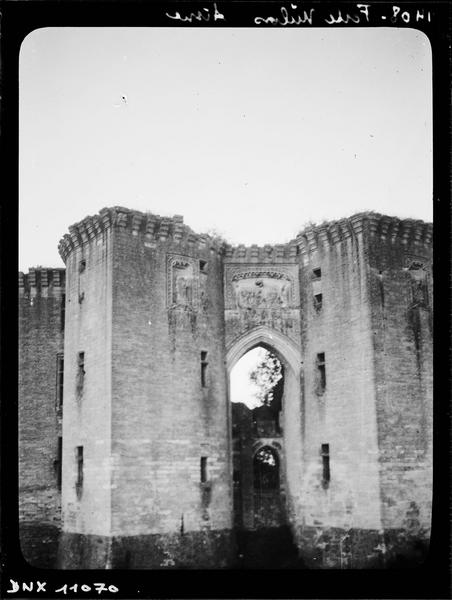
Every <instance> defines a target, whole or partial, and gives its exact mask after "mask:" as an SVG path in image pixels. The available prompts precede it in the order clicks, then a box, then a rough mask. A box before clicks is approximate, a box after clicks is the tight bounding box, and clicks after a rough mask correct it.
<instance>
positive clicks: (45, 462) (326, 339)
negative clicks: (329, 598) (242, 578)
mask: <svg viewBox="0 0 452 600" xmlns="http://www.w3.org/2000/svg"><path fill="white" fill-rule="evenodd" d="M59 251H60V255H61V257H62V259H63V260H64V263H65V265H66V268H65V269H58V268H55V269H52V268H34V269H30V271H29V272H28V273H27V274H23V273H20V274H19V303H20V310H19V314H20V344H19V346H20V373H19V455H20V456H19V458H20V465H19V468H20V535H21V547H22V552H23V554H24V556H25V558H26V559H27V560H28V561H29V562H31V563H32V564H34V565H36V566H51V567H60V568H70V569H83V568H101V569H103V568H107V569H110V568H111V569H115V568H131V569H133V568H143V569H153V568H158V569H162V568H229V567H236V566H237V565H240V564H241V562H240V561H242V563H243V564H244V565H245V566H246V565H248V566H249V565H251V566H252V564H253V560H255V565H257V566H259V565H262V566H265V564H266V556H267V558H269V557H270V555H271V548H272V547H275V543H276V542H275V540H279V541H278V543H279V544H281V547H284V548H285V549H286V550H287V552H284V551H281V552H280V553H279V556H280V557H282V556H284V561H285V562H282V563H281V564H280V565H279V566H280V567H281V568H284V567H287V568H342V569H349V568H362V567H375V568H390V567H391V566H393V565H395V564H397V561H398V560H400V559H403V560H404V561H405V562H406V561H408V562H409V561H412V562H413V563H415V562H416V561H422V560H423V557H424V556H425V553H426V551H427V549H428V543H429V535H430V520H431V505H432V306H433V304H432V270H431V267H432V225H431V224H427V223H423V222H421V221H413V220H400V219H397V218H394V217H387V216H383V215H379V214H375V213H362V214H357V215H354V216H352V217H350V218H344V219H342V220H340V221H335V222H329V223H324V224H321V225H318V226H310V227H307V228H306V229H304V230H303V231H302V232H301V233H300V234H299V235H298V236H297V237H296V238H295V239H293V240H292V241H290V242H289V243H286V244H280V245H273V246H270V245H268V246H263V247H258V246H249V247H246V246H235V247H232V246H230V245H228V244H227V243H225V242H224V241H223V240H220V239H216V238H212V237H209V236H208V235H199V234H196V233H194V232H193V231H192V230H191V229H190V228H189V227H188V226H187V225H185V224H184V223H183V219H182V217H180V216H175V217H173V218H166V217H159V216H156V215H153V214H144V213H141V212H138V211H134V210H129V209H126V208H121V207H114V208H105V209H103V210H101V211H100V212H99V214H97V215H95V216H92V217H87V218H85V219H84V220H83V221H81V222H79V223H77V224H75V225H73V226H71V227H70V228H69V233H68V234H66V235H64V236H63V238H62V240H61V242H60V245H59ZM258 346H261V347H263V348H265V349H268V350H270V352H271V353H272V354H273V355H274V356H275V357H277V359H278V361H279V363H280V365H281V373H282V374H283V377H282V380H281V384H280V385H279V387H278V389H277V390H276V391H275V394H274V402H273V403H272V405H271V406H263V407H261V408H256V409H254V410H250V409H248V408H247V407H246V406H244V405H243V404H232V403H231V402H230V397H229V396H230V392H229V388H230V386H229V377H230V372H231V370H232V368H233V367H234V365H235V364H236V363H237V362H238V361H239V360H240V359H241V358H242V357H243V356H244V355H245V354H246V353H247V352H248V351H250V350H252V349H254V348H256V347H258ZM278 532H279V533H278ZM279 534H281V535H279ZM278 535H279V537H278ZM272 536H273V537H272ZM268 540H270V543H269V542H268ZM259 549H260V551H259ZM267 553H268V554H267ZM271 560H276V558H275V557H273V558H271Z"/></svg>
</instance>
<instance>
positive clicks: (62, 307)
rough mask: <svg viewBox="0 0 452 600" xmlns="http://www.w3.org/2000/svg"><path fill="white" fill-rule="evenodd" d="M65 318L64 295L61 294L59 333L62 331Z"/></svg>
mask: <svg viewBox="0 0 452 600" xmlns="http://www.w3.org/2000/svg"><path fill="white" fill-rule="evenodd" d="M65 316H66V294H62V296H61V305H60V331H64V319H65Z"/></svg>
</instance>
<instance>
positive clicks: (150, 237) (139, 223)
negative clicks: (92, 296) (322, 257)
mask: <svg viewBox="0 0 452 600" xmlns="http://www.w3.org/2000/svg"><path fill="white" fill-rule="evenodd" d="M115 228H117V229H119V230H122V231H127V232H129V233H130V235H131V236H132V237H138V238H139V239H140V240H141V241H142V243H143V245H144V246H146V247H149V248H155V247H156V246H157V245H158V244H160V243H166V242H170V243H173V244H174V243H175V244H181V245H185V244H186V245H188V246H189V247H190V246H192V247H193V248H197V249H199V250H210V251H211V252H216V253H218V254H221V255H223V256H224V258H225V261H226V262H244V263H249V262H251V263H252V262H255V263H266V262H268V263H272V262H294V261H295V260H296V257H297V255H302V257H303V258H306V257H308V256H311V255H312V254H313V253H315V252H316V251H317V250H319V249H321V248H324V249H326V248H327V247H331V246H335V245H336V244H339V243H341V242H344V241H346V240H357V239H359V238H360V237H361V236H363V237H368V238H374V239H380V240H385V241H388V242H390V243H400V244H402V245H403V246H407V247H408V246H409V247H413V246H414V247H415V246H423V245H427V246H429V245H431V243H432V236H433V225H432V224H431V223H424V222H423V221H419V220H414V219H398V218H396V217H389V216H386V215H381V214H378V213H373V212H365V213H358V214H356V215H353V216H351V217H348V218H343V219H339V220H337V221H331V222H325V223H321V224H320V225H309V226H307V227H305V228H304V229H303V230H302V231H301V232H300V233H299V234H298V235H297V237H296V238H295V239H294V240H291V241H290V242H288V243H286V244H275V245H271V244H266V245H264V246H257V245H251V246H245V245H243V244H241V245H238V246H233V245H230V244H227V243H225V242H223V241H222V240H220V239H218V238H214V237H211V236H209V235H206V234H197V233H195V232H194V231H193V230H192V229H190V227H188V226H187V225H185V224H184V221H183V217H182V216H180V215H174V216H173V217H171V218H170V217H161V216H159V215H155V214H151V213H143V212H139V211H136V210H131V209H129V208H124V207H121V206H115V207H112V208H103V209H102V210H101V211H99V214H97V215H94V216H89V217H86V218H85V219H83V220H82V221H80V222H79V223H76V224H75V225H72V226H71V227H69V233H67V234H66V235H64V236H63V238H62V239H61V241H60V244H59V247H58V249H59V252H60V255H61V257H62V259H63V260H64V261H65V262H66V259H67V257H68V255H69V253H70V252H72V251H73V250H74V249H76V248H80V247H82V246H83V245H84V244H87V243H89V242H90V240H94V239H96V238H100V237H101V236H102V235H103V234H104V233H105V232H107V231H109V230H112V229H115Z"/></svg>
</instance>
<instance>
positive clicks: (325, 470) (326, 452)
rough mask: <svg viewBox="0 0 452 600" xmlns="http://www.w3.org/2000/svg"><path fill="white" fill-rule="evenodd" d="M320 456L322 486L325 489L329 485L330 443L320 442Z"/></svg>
mask: <svg viewBox="0 0 452 600" xmlns="http://www.w3.org/2000/svg"><path fill="white" fill-rule="evenodd" d="M321 456H322V487H323V489H325V490H326V489H327V488H328V487H329V485H330V480H331V473H330V445H329V444H322V446H321Z"/></svg>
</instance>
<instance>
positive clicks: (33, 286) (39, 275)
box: [18, 267, 66, 296]
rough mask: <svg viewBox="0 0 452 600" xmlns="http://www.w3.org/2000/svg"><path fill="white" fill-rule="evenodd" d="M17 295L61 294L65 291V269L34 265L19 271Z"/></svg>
mask: <svg viewBox="0 0 452 600" xmlns="http://www.w3.org/2000/svg"><path fill="white" fill-rule="evenodd" d="M18 283H19V296H26V295H30V294H31V295H34V296H35V295H45V296H51V295H54V296H61V295H62V294H64V291H65V284H66V269H61V268H57V269H55V268H43V267H35V268H31V269H29V271H28V273H23V272H22V271H20V272H19V282H18Z"/></svg>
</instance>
